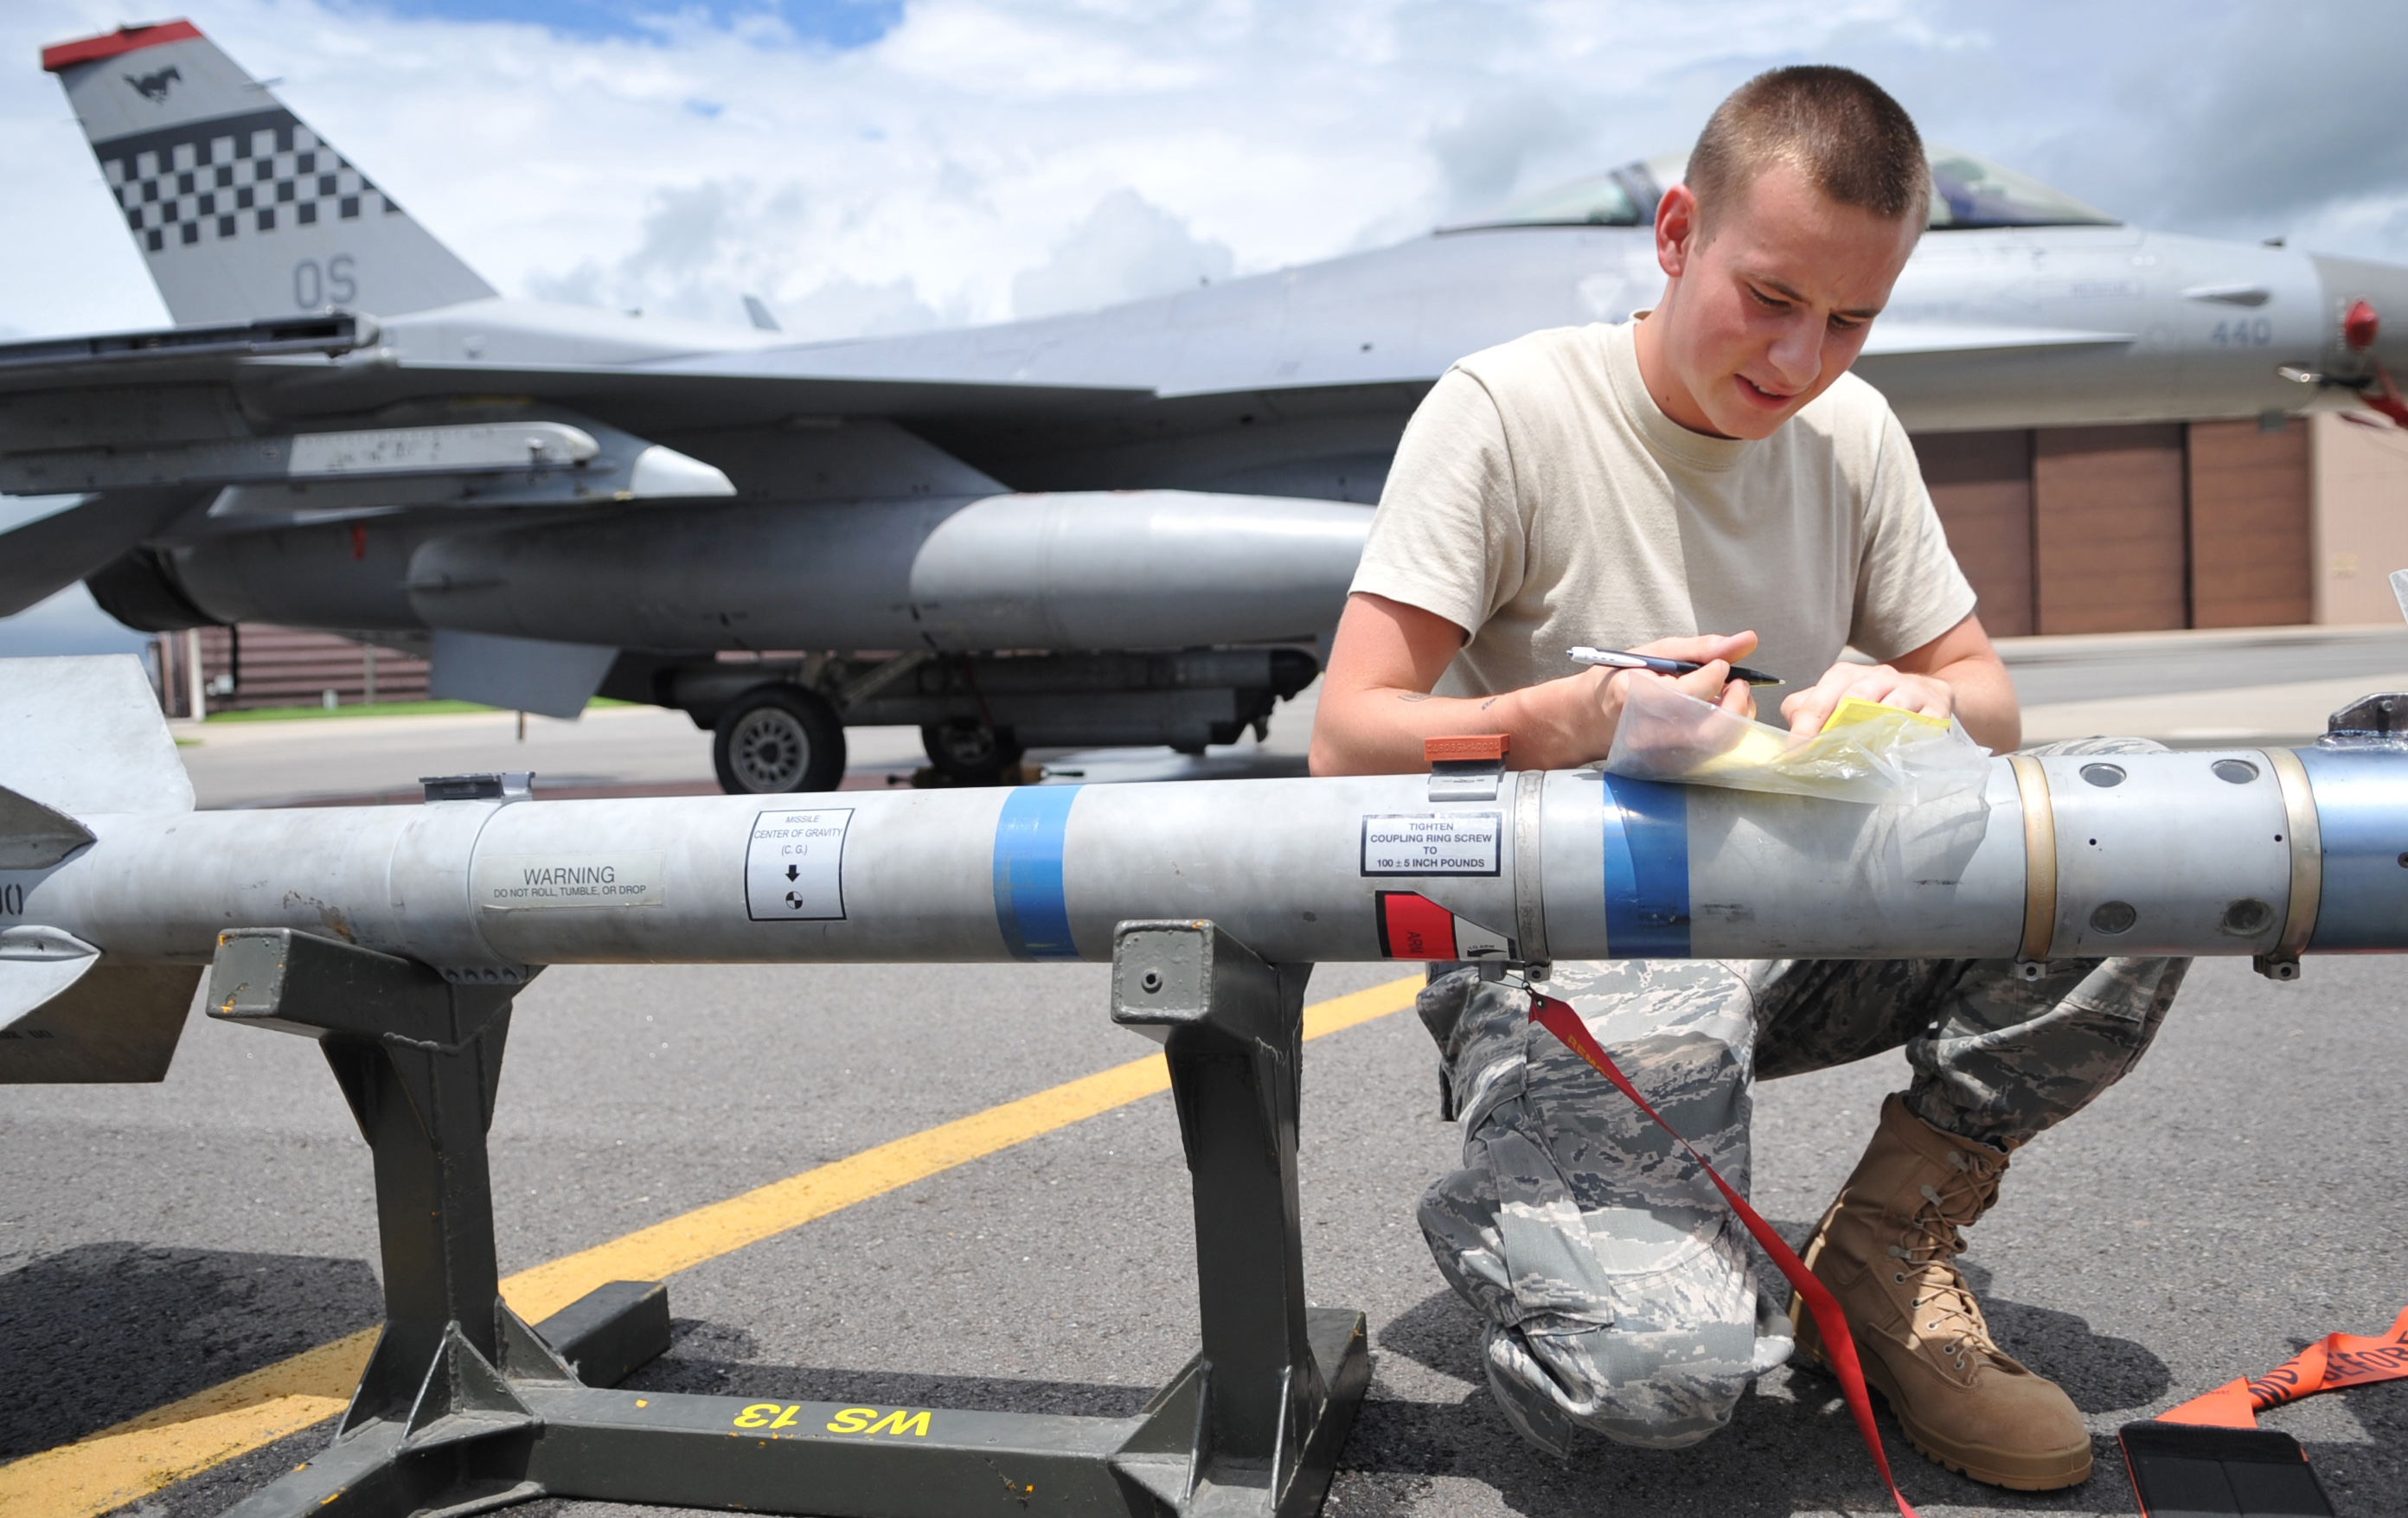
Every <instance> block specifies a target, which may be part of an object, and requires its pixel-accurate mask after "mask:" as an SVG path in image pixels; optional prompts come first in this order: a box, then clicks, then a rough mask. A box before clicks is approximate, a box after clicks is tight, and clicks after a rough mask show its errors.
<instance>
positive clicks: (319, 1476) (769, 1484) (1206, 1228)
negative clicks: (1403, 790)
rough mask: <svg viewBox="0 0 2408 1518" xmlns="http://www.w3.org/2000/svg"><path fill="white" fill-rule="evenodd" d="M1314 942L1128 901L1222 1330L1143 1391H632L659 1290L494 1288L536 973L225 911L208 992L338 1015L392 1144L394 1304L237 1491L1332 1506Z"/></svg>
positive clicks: (1359, 1353)
mask: <svg viewBox="0 0 2408 1518" xmlns="http://www.w3.org/2000/svg"><path fill="white" fill-rule="evenodd" d="M1309 969H1310V967H1307V966H1272V965H1267V964H1265V963H1264V962H1263V961H1262V960H1260V959H1258V958H1257V957H1255V956H1254V954H1253V953H1252V952H1249V951H1248V950H1247V949H1246V948H1245V947H1244V946H1242V945H1240V944H1239V943H1238V942H1237V941H1236V940H1235V939H1233V938H1229V937H1228V936H1227V935H1226V934H1224V933H1222V932H1221V930H1220V929H1218V928H1217V927H1215V926H1213V925H1212V924H1210V923H1196V922H1187V923H1128V924H1122V926H1121V928H1120V930H1119V932H1118V933H1117V934H1116V935H1115V937H1114V952H1113V970H1112V987H1113V995H1112V1002H1113V1005H1112V1017H1113V1020H1114V1021H1115V1022H1117V1023H1120V1024H1124V1025H1126V1026H1133V1027H1138V1028H1140V1029H1141V1030H1144V1031H1146V1032H1147V1033H1148V1034H1149V1035H1150V1036H1156V1037H1159V1038H1161V1039H1162V1041H1163V1042H1164V1044H1165V1046H1166V1052H1167V1053H1168V1059H1169V1064H1170V1070H1171V1087H1172V1092H1173V1096H1174V1098H1175V1100H1176V1101H1177V1103H1178V1110H1179V1125H1180V1136H1181V1138H1182V1140H1183V1144H1184V1146H1185V1149H1186V1153H1187V1163H1188V1169H1189V1173H1190V1175H1191V1177H1192V1178H1193V1182H1194V1189H1195V1204H1196V1242H1197V1276H1198V1283H1199V1293H1200V1298H1201V1302H1200V1305H1201V1317H1202V1327H1203V1335H1202V1337H1203V1343H1202V1346H1201V1351H1200V1353H1198V1354H1197V1356H1196V1358H1195V1359H1193V1360H1191V1361H1190V1362H1188V1364H1187V1366H1186V1367H1185V1368H1183V1369H1182V1370H1181V1371H1180V1373H1179V1374H1178V1375H1177V1376H1176V1377H1175V1378H1173V1380H1172V1381H1171V1382H1170V1383H1169V1384H1168V1385H1167V1386H1165V1387H1164V1388H1163V1389H1162V1390H1161V1391H1159V1392H1158V1393H1156V1394H1155V1395H1154V1397H1153V1398H1152V1399H1151V1400H1150V1401H1148V1402H1147V1404H1146V1405H1145V1407H1144V1408H1143V1409H1142V1410H1140V1412H1139V1413H1138V1414H1137V1415H1136V1416H1135V1417H1132V1418H1089V1417H1067V1416H1056V1415H1040V1414H1027V1413H1010V1412H955V1411H945V1410H942V1409H913V1408H897V1409H885V1408H847V1407H841V1406H839V1405H837V1404H834V1403H826V1404H822V1403H808V1402H807V1403H800V1404H790V1403H785V1402H761V1401H752V1400H748V1399H745V1398H742V1397H734V1396H691V1395H673V1394H668V1393H644V1392H636V1391H628V1390H620V1389H614V1387H613V1383H614V1382H617V1381H619V1380H621V1379H623V1378H624V1377H625V1376H626V1375H628V1374H629V1373H631V1372H632V1371H634V1370H635V1369H636V1368H638V1367H639V1366H641V1365H642V1364H643V1363H644V1362H645V1361H647V1360H649V1359H651V1358H652V1357H653V1356H656V1355H658V1354H660V1353H662V1352H664V1351H665V1350H666V1349H667V1347H668V1304H667V1292H666V1289H665V1288H664V1287H662V1286H660V1285H659V1284H657V1283H651V1282H615V1283H612V1284H610V1285H607V1286H604V1287H602V1288H600V1289H599V1290H597V1291H595V1293H593V1294H592V1295H591V1296H587V1297H585V1298H584V1299H582V1300H581V1301H579V1302H577V1303H575V1304H573V1305H571V1306H570V1307H568V1308H567V1309H566V1310H563V1311H561V1312H560V1313H558V1314H557V1315H555V1316H553V1317H552V1318H549V1319H547V1320H545V1321H544V1322H543V1323H542V1324H540V1325H535V1326H530V1325H527V1324H525V1323H523V1322H522V1321H521V1320H520V1319H519V1317H518V1316H517V1315H516V1314H514V1313H512V1312H511V1311H510V1310H509V1307H507V1306H506V1305H504V1304H503V1303H502V1301H501V1300H500V1296H499V1291H498V1287H497V1279H498V1278H497V1273H496V1267H495V1259H494V1231H493V1192H492V1186H491V1183H490V1178H489V1174H488V1171H487V1167H486V1151H485V1132H486V1128H487V1126H488V1125H489V1124H490V1123H491V1121H492V1117H493V1110H494V1097H495V1090H496V1087H497V1082H498V1081H499V1078H500V1073H501V1062H502V1052H503V1045H504V1041H505V1039H506V1038H507V1036H508V1032H509V1015H510V998H511V995H513V993H514V992H515V989H516V988H515V987H509V986H487V985H468V984H453V983H450V982H447V981H444V980H443V979H442V978H441V977H440V976H438V975H437V973H436V972H435V971H433V970H431V969H428V968H426V967H423V966H422V965H419V964H417V963H415V962H414V961H410V960H407V959H400V958H396V957H394V956H391V955H387V954H381V953H377V952H371V951H368V950H365V949H358V948H353V947H351V946H349V945H346V944H341V943H337V942H334V941H332V940H329V939H326V938H317V937H314V936H311V935H308V934H303V933H297V932H294V931H292V930H289V929H256V930H245V931H241V932H236V933H230V934H227V935H225V936H224V937H223V938H222V940H221V944H220V947H219V950H218V952H217V958H216V963H215V966H214V968H213V970H212V974H211V980H210V988H209V998H208V1006H209V1015H211V1016H212V1017H217V1018H220V1019H223V1020H226V1021H230V1022H240V1023H255V1024H260V1025H262V1026H265V1027H272V1028H279V1029H282V1030H284V1031H288V1032H294V1033H300V1034H304V1035H307V1036H308V1037H312V1038H317V1039H319V1040H320V1042H321V1044H322V1047H323V1050H324V1052H325V1055H326V1060H327V1063H328V1064H329V1065H330V1066H331V1067H333V1069H334V1072H335V1076H336V1079H337V1081H338V1082H340V1084H341V1086H342V1089H343V1095H344V1096H345V1098H346V1099H347V1100H348V1101H349V1102H350V1104H351V1112H352V1115H353V1116H354V1117H355V1118H356V1119H357V1120H358V1122H359V1125H360V1131H361V1134H362V1135H363V1137H365V1138H366V1139H367V1141H368V1145H369V1147H370V1149H371V1150H372V1151H373V1152H374V1155H375V1166H376V1192H377V1211H378V1224H379V1230H380V1236H381V1240H382V1251H383V1264H384V1292H385V1326H384V1331H383V1334H382V1336H381V1337H380V1339H379V1340H378V1343H377V1347H376V1350H375V1353H373V1355H372V1356H371V1357H370V1360H369V1363H368V1367H367V1369H366V1372H365V1373H364V1374H363V1376H362V1377H361V1381H360V1385H359V1389H358V1391H357V1392H356V1393H355V1394H354V1396H353V1397H352V1400H351V1406H350V1408H349V1410H348V1411H346V1412H345V1413H344V1414H343V1417H342V1420H341V1422H340V1424H339V1425H338V1427H337V1433H336V1435H335V1437H334V1439H333V1441H332V1442H331V1444H330V1445H329V1446H328V1447H327V1449H326V1450H325V1452H324V1453H323V1454H321V1455H319V1456H318V1457H317V1458H316V1459H314V1460H312V1461H310V1462H309V1463H308V1464H307V1465H305V1466H303V1467H301V1468H298V1469H296V1470H294V1471H292V1472H290V1473H288V1474H287V1475H285V1476H283V1477H281V1478H279V1480H277V1481H276V1482H273V1483H272V1484H270V1485H268V1486H267V1487H265V1488H264V1489H262V1490H261V1491H259V1492H257V1493H255V1494H253V1495H252V1496H251V1497H250V1498H248V1499H247V1500H245V1501H244V1502H242V1503H240V1504H239V1505H237V1506H236V1508H234V1509H233V1510H232V1511H231V1513H230V1515H229V1518H302V1515H304V1514H323V1515H327V1518H334V1515H353V1514H357V1515H362V1518H368V1515H375V1518H383V1515H388V1514H389V1515H393V1518H401V1515H403V1514H412V1513H416V1514H427V1515H436V1514H440V1515H446V1518H452V1515H466V1514H469V1513H478V1512H486V1511H493V1510H495V1509H499V1508H504V1507H508V1506H509V1505H510V1504H512V1503H515V1502H520V1501H524V1500H528V1499H531V1498H534V1497H582V1498H587V1499H598V1500H604V1501H619V1502H640V1503H652V1504H660V1505H664V1506H677V1507H698V1508H727V1509H743V1510H746V1511H766V1512H784V1513H819V1514H828V1515H840V1518H920V1515H927V1518H938V1515H945V1518H952V1515H956V1514H962V1515H967V1514H978V1513H996V1514H1011V1515H1013V1518H1020V1515H1023V1514H1028V1513H1096V1514H1129V1515H1134V1518H1154V1515H1165V1518H1168V1515H1172V1514H1177V1515H1180V1518H1188V1515H1194V1518H1214V1515H1220V1514H1230V1515H1236V1514H1247V1515H1262V1518H1295V1515H1300V1514H1309V1513H1312V1512H1314V1511H1318V1510H1319V1508H1320V1505H1321V1501H1322V1498H1323V1497H1324V1495H1325V1494H1326V1492H1327V1490H1328V1485H1329V1480H1330V1475H1331V1472H1332V1469H1333V1468H1334V1467H1335V1465H1336V1461H1337V1456H1338V1452H1339V1448H1340V1445H1341V1444H1342V1443H1343V1442H1344V1441H1345V1438H1346V1434H1347V1430H1348V1428H1349V1427H1350V1426H1351V1425H1352V1424H1353V1422H1354V1418H1355V1412H1356V1411H1357V1410H1358V1409H1359V1408H1360V1406H1361V1403H1362V1399H1363V1395H1364V1392H1365V1389H1366V1388H1367V1386H1368V1384H1369V1380H1370V1359H1369V1351H1368V1349H1367V1347H1366V1343H1365V1339H1364V1325H1363V1315H1362V1314H1361V1313H1359V1312H1355V1311H1353V1310H1343V1309H1329V1308H1309V1307H1307V1306H1306V1305H1305V1300H1304V1272H1303V1263H1302V1254H1301V1239H1300V1237H1299V1230H1298V1212H1297V1171H1296V1158H1297V1065H1298V1057H1299V1054H1300V1052H1301V1045H1302V1037H1301V1036H1302V1024H1301V1017H1302V1009H1303V1000H1304V983H1305V978H1306V975H1307V973H1308V972H1309Z"/></svg>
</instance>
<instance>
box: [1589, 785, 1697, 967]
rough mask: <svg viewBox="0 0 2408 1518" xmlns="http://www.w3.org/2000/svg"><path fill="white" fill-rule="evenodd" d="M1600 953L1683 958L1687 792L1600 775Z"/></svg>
mask: <svg viewBox="0 0 2408 1518" xmlns="http://www.w3.org/2000/svg"><path fill="white" fill-rule="evenodd" d="M1605 788H1606V791H1607V793H1608V794H1609V795H1611V796H1612V798H1613V805H1612V806H1610V807H1607V808H1606V809H1605V952H1607V953H1609V954H1611V955H1613V957H1614V958H1616V959H1686V958H1688V957H1689V793H1688V792H1687V790H1686V789H1685V788H1684V787H1682V786H1678V785H1662V784H1658V783H1657V782H1656V781H1654V780H1628V779H1626V778H1624V777H1623V776H1620V775H1608V776H1607V777H1606V778H1605Z"/></svg>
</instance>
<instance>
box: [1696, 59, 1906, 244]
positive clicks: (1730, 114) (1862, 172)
mask: <svg viewBox="0 0 2408 1518" xmlns="http://www.w3.org/2000/svg"><path fill="white" fill-rule="evenodd" d="M1775 164H1789V165H1794V166H1795V167H1796V168H1797V169H1798V170H1799V172H1800V173H1802V174H1804V175H1805V176H1806V182H1807V183H1809V184H1811V185H1813V187H1814V189H1815V190H1816V191H1817V192H1818V193H1821V194H1823V195H1825V196H1826V197H1828V199H1830V200H1831V201H1833V202H1835V203H1837V204H1839V205H1842V206H1854V207H1856V208H1858V209H1860V210H1867V211H1871V212H1872V213H1873V214H1874V215H1875V216H1878V217H1881V218H1883V219H1884V220H1892V221H1908V220H1912V221H1913V222H1914V225H1915V227H1916V228H1917V229H1918V230H1920V229H1921V227H1922V226H1923V223H1924V219H1925V218H1926V217H1927V216H1928V214H1929V211H1930V205H1931V167H1930V165H1929V164H1928V162H1927V161H1926V160H1925V158H1924V156H1923V137H1922V135H1921V134H1920V133H1918V132H1916V131H1915V129H1914V120H1913V119H1912V118H1911V117H1909V116H1908V115H1907V114H1906V108H1905V107H1902V106H1900V105H1899V103H1898V102H1897V101H1895V100H1893V99H1891V98H1890V96H1889V93H1888V92H1887V91H1885V90H1884V89H1883V88H1882V87H1881V86H1880V85H1878V84H1875V83H1874V82H1873V81H1872V80H1871V79H1867V78H1865V77H1864V76H1863V75H1862V74H1859V73H1857V72H1856V70H1855V69H1852V68H1835V67H1833V66H1831V65H1829V64H1799V66H1797V67H1794V68H1776V69H1773V70H1771V71H1770V72H1769V73H1763V74H1758V75H1757V76H1756V78H1754V79H1750V80H1748V81H1747V82H1746V83H1745V84H1742V85H1741V86H1740V87H1739V88H1738V89H1736V90H1734V91H1732V92H1731V94H1730V98H1729V99H1727V100H1725V101H1724V102H1723V103H1722V104H1721V105H1720V106H1717V107H1714V113H1713V117H1711V118H1710V119H1709V120H1708V121H1707V122H1706V129H1705V131H1703V132H1701V133H1699V135H1698V146H1697V147H1696V149H1695V150H1692V151H1691V152H1690V154H1689V168H1688V174H1687V182H1688V186H1689V193H1691V194H1694V195H1695V196H1697V198H1698V222H1699V233H1700V235H1701V236H1711V235H1712V234H1711V232H1710V231H1709V228H1710V227H1711V225H1712V223H1713V222H1714V220H1715V219H1716V218H1718V217H1719V216H1720V215H1721V214H1722V212H1723V211H1724V210H1725V209H1727V208H1730V207H1734V206H1737V205H1739V204H1741V203H1742V200H1743V199H1744V198H1745V196H1746V194H1747V190H1748V187H1749V186H1750V185H1752V184H1754V183H1755V182H1756V176H1757V175H1759V174H1761V173H1763V172H1764V171H1765V170H1766V169H1768V168H1770V167H1771V166H1772V165H1775Z"/></svg>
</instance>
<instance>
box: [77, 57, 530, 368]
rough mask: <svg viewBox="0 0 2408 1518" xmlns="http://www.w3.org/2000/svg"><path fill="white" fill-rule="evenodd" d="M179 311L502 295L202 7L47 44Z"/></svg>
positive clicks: (224, 316)
mask: <svg viewBox="0 0 2408 1518" xmlns="http://www.w3.org/2000/svg"><path fill="white" fill-rule="evenodd" d="M42 66H43V67H44V68H46V69H48V70H50V72H51V73H53V74H56V75H57V76H58V77H59V84H60V87H61V88H63V89H65V91H66V94H67V101H68V104H69V105H71V106H72V107H74V109H75V113H76V116H77V118H78V119H79V121H80V122H82V124H83V129H84V136H85V137H86V138H87V139H88V140H89V141H90V142H91V143H92V150H93V157H95V158H97V159H98V160H99V161H100V167H101V173H102V175H103V176H104V177H105V178H106V179H108V187H109V190H110V192H111V193H113V194H114V195H115V196H116V198H117V204H118V209H119V212H120V213H121V214H122V215H123V216H124V218H125V224H126V226H127V228H128V229H129V230H131V231H132V233H133V235H134V243H135V246H136V248H138V249H140V250H141V251H142V256H143V259H144V261H145V263H146V264H147V265H149V267H150V277H151V279H153V280H154V281H155V282H156V283H157V284H158V286H159V294H160V295H161V296H162V297H164V298H165V301H166V303H167V309H168V311H169V312H170V313H171V314H172V315H173V316H174V317H175V319H176V322H177V323H178V324H179V325H189V324H193V323H198V322H249V321H254V320H257V319H259V318H262V317H273V316H286V315H290V314H291V313H293V312H295V311H316V310H323V309H327V308H343V309H347V310H365V311H373V312H375V313H377V314H379V315H383V316H398V315H401V314H403V313H405V312H409V311H423V310H427V309H430V308H434V307H437V306H450V305H452V304H454V303H456V302H459V301H464V300H476V299H480V298H482V297H485V296H489V295H491V294H494V288H493V287H492V286H491V285H489V284H487V283H486V282H485V281H484V280H483V279H480V278H478V276H477V273H476V271H475V270H473V269H471V268H469V267H468V265H466V264H464V263H462V262H461V261H460V259H459V257H458V256H457V255H456V254H454V253H453V252H452V251H451V250H450V249H448V248H446V247H444V246H443V245H442V244H441V243H439V242H437V241H436V240H435V237H434V236H432V235H431V234H429V233H428V232H427V231H426V229H425V228H423V227H422V226H420V225H419V224H418V223H417V222H414V221H412V220H411V219H410V217H409V214H408V213H407V212H405V211H403V210H402V208H401V207H400V206H399V205H397V204H396V203H395V202H394V199H393V197H392V196H390V195H388V194H386V193H384V191H383V189H382V187H380V185H378V184H376V183H375V182H374V181H372V180H371V179H368V178H367V176H366V175H365V174H363V173H361V172H360V170H359V169H358V168H357V167H356V166H354V165H352V164H351V161H350V160H349V159H347V158H345V157H344V156H343V155H342V154H341V153H339V152H337V150H335V149H334V147H333V146H332V145H330V144H329V143H328V142H327V141H326V140H325V139H324V138H323V137H322V136H319V135H318V134H317V133H315V132H313V131H312V130H310V128H309V126H308V123H306V122H302V121H301V120H300V119H299V118H298V117H296V116H294V114H293V113H292V112H291V111H290V110H287V109H286V108H285V107H284V106H283V105H282V104H281V103H280V102H279V101H278V100H277V98H276V97H275V96H274V95H272V94H270V93H268V92H267V89H266V87H265V85H262V84H260V83H258V82H257V81H256V80H254V79H251V77H250V76H249V75H247V74H245V73H244V72H243V71H242V69H241V68H240V67H238V66H237V65H236V64H235V62H234V60H232V59H230V58H228V57H227V56H226V55H225V54H224V53H222V52H221V51H219V50H218V49H217V47H216V45H215V44H213V43H211V42H210V41H209V40H208V38H207V37H205V36H201V33H200V29H199V28H198V27H196V26H194V25H193V23H192V22H190V21H163V22H160V23H159V24H157V25H152V26H127V27H121V28H119V29H118V30H117V31H114V32H109V33H105V34H103V35H102V36H94V37H86V38H83V39H82V40H80V41H77V42H63V43H61V44H59V45H58V46H56V47H52V48H45V49H44V50H42Z"/></svg>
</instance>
